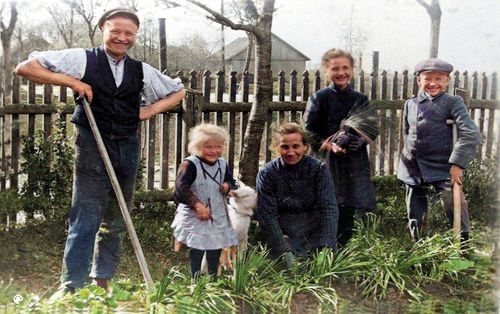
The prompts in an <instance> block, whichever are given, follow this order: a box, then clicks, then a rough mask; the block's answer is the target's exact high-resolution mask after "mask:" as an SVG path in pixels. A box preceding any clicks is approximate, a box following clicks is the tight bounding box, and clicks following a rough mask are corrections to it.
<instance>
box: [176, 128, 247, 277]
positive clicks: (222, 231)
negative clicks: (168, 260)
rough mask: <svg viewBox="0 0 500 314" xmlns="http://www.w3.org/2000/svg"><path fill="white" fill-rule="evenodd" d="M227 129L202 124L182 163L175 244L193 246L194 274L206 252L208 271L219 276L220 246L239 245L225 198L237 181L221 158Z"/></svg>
mask: <svg viewBox="0 0 500 314" xmlns="http://www.w3.org/2000/svg"><path fill="white" fill-rule="evenodd" d="M227 139H228V135H227V132H226V131H225V130H224V129H222V128H220V127H218V126H215V125H211V124H201V125H198V126H196V127H194V128H193V129H192V130H191V133H190V134H189V145H188V151H189V153H191V156H189V157H188V158H186V159H185V160H184V161H183V162H182V163H181V165H180V166H179V172H178V175H177V178H176V180H175V188H174V200H175V201H176V202H177V203H178V206H177V212H176V215H175V219H174V222H173V223H172V228H173V229H174V237H175V240H176V243H182V244H184V245H186V246H187V247H189V248H190V251H189V263H190V265H191V275H192V276H193V277H195V275H196V274H197V273H198V272H199V271H200V268H201V261H202V259H203V255H204V254H205V252H206V254H207V264H208V272H209V273H210V274H211V275H216V273H217V267H218V264H219V257H220V254H221V249H222V248H224V247H230V246H233V245H237V244H238V238H237V236H236V233H235V232H234V230H233V229H232V228H231V226H230V224H229V220H228V216H227V209H226V202H225V197H226V194H227V193H228V192H229V190H230V189H234V188H235V187H236V182H235V180H234V178H233V175H232V173H231V169H230V168H229V166H228V164H227V163H226V161H225V160H224V159H223V158H221V155H222V153H223V151H224V145H225V144H226V142H227Z"/></svg>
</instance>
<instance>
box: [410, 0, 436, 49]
mask: <svg viewBox="0 0 500 314" xmlns="http://www.w3.org/2000/svg"><path fill="white" fill-rule="evenodd" d="M415 1H417V3H418V4H420V5H421V6H423V7H424V8H425V10H426V11H427V13H428V14H429V17H430V18H431V49H430V55H429V57H431V58H437V56H438V50H439V28H440V25H441V6H440V5H439V0H431V3H430V4H428V3H427V2H425V1H424V0H415Z"/></svg>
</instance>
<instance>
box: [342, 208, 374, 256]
mask: <svg viewBox="0 0 500 314" xmlns="http://www.w3.org/2000/svg"><path fill="white" fill-rule="evenodd" d="M366 212H369V211H368V210H365V209H359V208H355V207H352V206H349V205H344V204H342V205H339V226H338V229H337V243H338V244H339V245H340V246H345V245H346V244H347V242H349V240H350V239H351V238H352V235H353V233H354V231H353V230H354V219H355V218H356V219H360V220H362V221H365V220H366Z"/></svg>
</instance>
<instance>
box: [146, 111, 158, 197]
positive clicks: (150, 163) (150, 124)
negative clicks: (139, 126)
mask: <svg viewBox="0 0 500 314" xmlns="http://www.w3.org/2000/svg"><path fill="white" fill-rule="evenodd" d="M146 126H147V127H146V132H147V133H146V141H147V145H146V148H147V152H146V156H147V157H146V158H147V159H146V160H147V162H146V167H147V171H146V173H147V181H146V182H147V183H146V189H148V190H153V189H154V182H155V181H154V179H155V147H156V117H152V118H151V119H149V120H148V121H146Z"/></svg>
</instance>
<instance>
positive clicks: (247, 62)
mask: <svg viewBox="0 0 500 314" xmlns="http://www.w3.org/2000/svg"><path fill="white" fill-rule="evenodd" d="M247 37H248V47H247V54H246V56H245V64H244V65H243V71H241V74H243V73H245V71H248V68H249V67H250V61H251V60H252V50H253V39H254V35H253V34H252V33H248V32H247Z"/></svg>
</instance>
